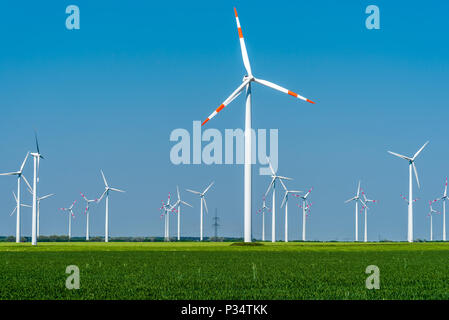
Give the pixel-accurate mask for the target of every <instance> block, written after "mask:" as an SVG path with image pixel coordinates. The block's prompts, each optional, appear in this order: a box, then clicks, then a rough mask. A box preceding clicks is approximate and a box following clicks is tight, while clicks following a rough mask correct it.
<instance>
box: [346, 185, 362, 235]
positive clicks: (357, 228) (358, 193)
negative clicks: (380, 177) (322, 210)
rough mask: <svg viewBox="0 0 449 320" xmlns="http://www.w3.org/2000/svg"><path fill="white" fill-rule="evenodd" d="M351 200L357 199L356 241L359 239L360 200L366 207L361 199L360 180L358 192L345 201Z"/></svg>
mask: <svg viewBox="0 0 449 320" xmlns="http://www.w3.org/2000/svg"><path fill="white" fill-rule="evenodd" d="M351 201H355V241H359V217H358V212H359V202H360V203H361V204H362V205H363V206H364V207H366V203H365V202H364V201H363V200H362V199H360V181H359V184H358V187H357V194H356V195H355V196H354V197H352V198H351V199H348V200H346V201H345V203H348V202H351Z"/></svg>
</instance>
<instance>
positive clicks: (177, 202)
mask: <svg viewBox="0 0 449 320" xmlns="http://www.w3.org/2000/svg"><path fill="white" fill-rule="evenodd" d="M176 193H177V195H178V200H176V202H175V204H174V205H173V208H176V209H175V212H176V214H177V215H178V241H179V240H181V204H184V205H186V206H189V207H190V208H193V207H192V205H190V204H188V203H187V202H185V201H183V200H181V195H180V194H179V188H178V186H176Z"/></svg>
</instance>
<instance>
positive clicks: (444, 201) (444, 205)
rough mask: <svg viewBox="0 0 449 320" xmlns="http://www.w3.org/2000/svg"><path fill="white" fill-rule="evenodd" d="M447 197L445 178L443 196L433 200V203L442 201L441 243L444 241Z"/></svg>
mask: <svg viewBox="0 0 449 320" xmlns="http://www.w3.org/2000/svg"><path fill="white" fill-rule="evenodd" d="M447 199H448V197H447V177H446V183H445V185H444V192H443V196H442V197H441V198H439V199H436V200H434V202H435V201H440V200H441V201H443V241H446V200H447Z"/></svg>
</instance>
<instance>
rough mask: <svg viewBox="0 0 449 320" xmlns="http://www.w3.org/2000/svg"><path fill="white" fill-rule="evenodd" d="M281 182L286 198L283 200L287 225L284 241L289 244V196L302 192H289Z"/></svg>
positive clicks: (282, 204)
mask: <svg viewBox="0 0 449 320" xmlns="http://www.w3.org/2000/svg"><path fill="white" fill-rule="evenodd" d="M280 181H281V184H282V187H283V188H284V191H285V192H284V198H283V199H282V203H281V208H282V207H284V206H285V223H284V228H285V230H284V241H285V242H288V195H289V194H293V195H296V194H298V193H301V192H302V191H299V190H288V189H287V187H286V186H285V184H284V182H282V180H280Z"/></svg>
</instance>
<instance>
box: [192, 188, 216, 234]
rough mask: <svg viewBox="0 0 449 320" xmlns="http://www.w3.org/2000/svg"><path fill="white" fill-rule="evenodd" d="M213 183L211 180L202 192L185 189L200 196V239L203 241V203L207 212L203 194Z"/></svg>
mask: <svg viewBox="0 0 449 320" xmlns="http://www.w3.org/2000/svg"><path fill="white" fill-rule="evenodd" d="M213 184H214V182H213V181H212V183H211V184H210V185H209V186H208V187H207V188H206V189H204V191H203V192H199V191H195V190H190V189H186V191H188V192H190V193H193V194H197V195H199V196H200V202H201V209H200V241H203V204H204V208H205V209H206V213H208V210H207V204H206V198H205V197H204V196H205V195H206V192H207V191H209V189H210V187H212V185H213Z"/></svg>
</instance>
